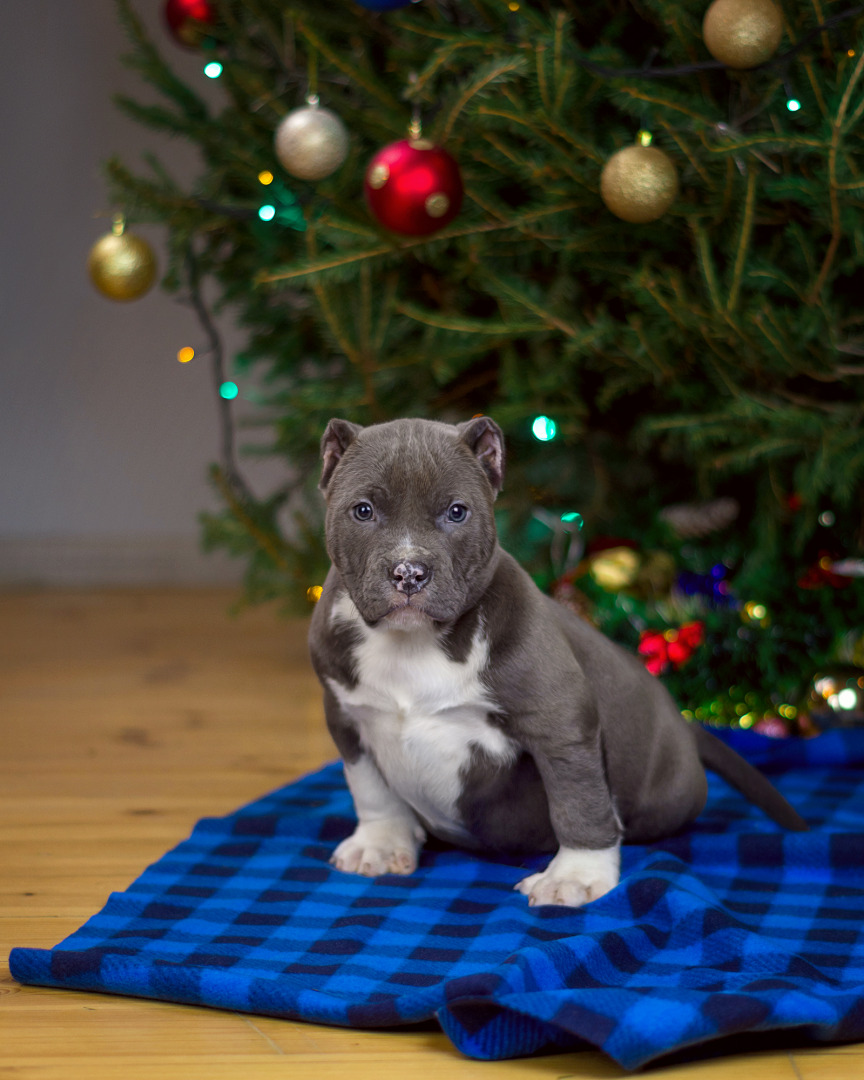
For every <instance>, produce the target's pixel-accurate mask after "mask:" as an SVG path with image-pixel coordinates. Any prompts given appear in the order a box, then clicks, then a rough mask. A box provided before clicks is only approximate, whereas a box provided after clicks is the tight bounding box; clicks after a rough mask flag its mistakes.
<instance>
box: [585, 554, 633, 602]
mask: <svg viewBox="0 0 864 1080" xmlns="http://www.w3.org/2000/svg"><path fill="white" fill-rule="evenodd" d="M641 562H642V560H641V559H640V557H639V555H638V554H637V553H636V552H635V551H633V549H632V548H628V547H616V548H607V549H606V550H605V551H601V552H599V553H598V554H597V555H595V556H593V558H592V559H591V561H590V567H589V571H588V572H589V573H590V574H591V577H592V578H594V580H595V581H596V582H597V584H598V585H599V586H600V588H601V589H605V590H606V592H619V591H620V590H621V589H626V588H627V587H628V586H630V585H632V584H633V583H634V581H635V580H636V578H637V576H638V574H639V566H640V564H641Z"/></svg>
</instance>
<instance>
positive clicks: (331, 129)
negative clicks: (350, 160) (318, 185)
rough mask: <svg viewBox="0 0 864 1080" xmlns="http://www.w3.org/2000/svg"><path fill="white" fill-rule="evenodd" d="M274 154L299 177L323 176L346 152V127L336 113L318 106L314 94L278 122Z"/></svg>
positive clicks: (308, 178) (316, 178)
mask: <svg viewBox="0 0 864 1080" xmlns="http://www.w3.org/2000/svg"><path fill="white" fill-rule="evenodd" d="M274 143H275V150H276V157H277V158H278V159H279V161H280V162H281V163H282V165H283V167H284V168H285V169H286V171H287V172H289V173H291V175H292V176H296V177H297V178H298V179H300V180H323V179H324V177H325V176H330V174H331V173H334V172H336V170H337V169H338V168H339V166H340V165H341V164H342V162H343V161H344V160H345V158H346V157H347V156H348V131H347V129H346V127H345V125H344V124H343V123H342V121H341V120H340V119H339V117H338V116H337V115H336V113H334V112H331V111H330V110H329V109H322V108H321V106H320V105H319V104H318V98H317V97H316V96H314V95H313V96H312V97H310V98H308V104H307V105H305V106H304V107H303V108H300V109H294V110H293V112H290V113H288V115H287V116H286V117H285V118H284V119H283V120H282V121H281V122H280V124H279V126H278V127H277V128H276V136H275V140H274Z"/></svg>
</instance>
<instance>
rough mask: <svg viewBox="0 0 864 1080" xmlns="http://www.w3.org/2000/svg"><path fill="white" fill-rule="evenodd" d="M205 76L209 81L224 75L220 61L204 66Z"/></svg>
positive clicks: (212, 61)
mask: <svg viewBox="0 0 864 1080" xmlns="http://www.w3.org/2000/svg"><path fill="white" fill-rule="evenodd" d="M204 74H205V75H206V76H207V78H208V79H218V78H219V76H220V75H221V74H222V65H221V64H220V63H219V61H218V60H211V61H210V63H209V64H205V65H204Z"/></svg>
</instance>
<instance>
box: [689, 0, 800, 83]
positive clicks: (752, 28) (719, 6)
mask: <svg viewBox="0 0 864 1080" xmlns="http://www.w3.org/2000/svg"><path fill="white" fill-rule="evenodd" d="M702 37H703V39H704V41H705V47H706V48H707V49H708V52H710V53H711V55H712V56H713V57H714V59H715V60H719V61H720V63H721V64H725V65H726V67H730V68H735V69H737V70H744V69H746V68H753V67H757V66H758V65H759V64H764V63H765V61H766V60H770V59H771V57H772V56H773V55H774V53H775V52H776V51H777V46H778V45H779V44H780V39H781V38H782V37H783V12H782V11H781V10H780V8H779V7H778V6H777V5H776V4H775V3H773V2H772V0H714V3H713V4H712V5H711V6H710V7H709V8H708V10H707V11H706V12H705V18H704V20H703V22H702Z"/></svg>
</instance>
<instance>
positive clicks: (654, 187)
mask: <svg viewBox="0 0 864 1080" xmlns="http://www.w3.org/2000/svg"><path fill="white" fill-rule="evenodd" d="M677 194H678V173H677V172H676V171H675V166H674V165H673V164H672V160H671V158H669V157H668V156H667V155H666V154H664V153H663V151H662V150H658V149H657V147H656V146H641V145H638V144H637V145H636V146H625V147H624V149H623V150H619V151H618V152H617V153H615V154H613V155H612V157H611V158H609V160H608V161H607V162H606V164H605V165H604V166H603V173H602V175H601V177H600V195H601V197H602V199H603V202H604V203H606V205H607V206H608V207H609V209H610V210H611V211H612V213H613V214H616V215H617V216H618V217H619V218H622V219H623V220H624V221H630V222H633V223H634V224H637V225H638V224H643V223H644V222H646V221H656V219H657V218H659V217H662V216H663V214H665V213H666V211H667V210H668V209H669V207H670V206H671V205H672V203H673V202H674V201H675V196H676V195H677Z"/></svg>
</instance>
